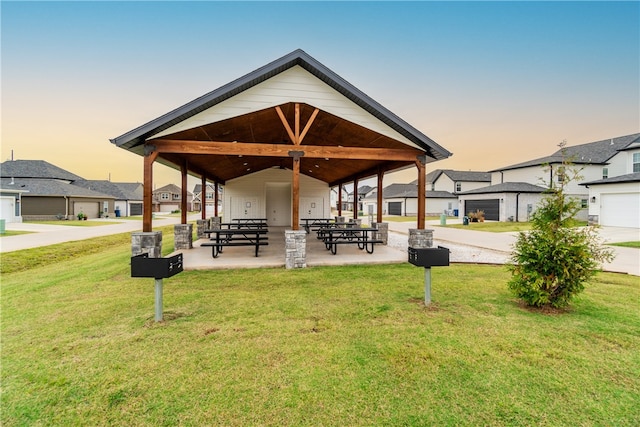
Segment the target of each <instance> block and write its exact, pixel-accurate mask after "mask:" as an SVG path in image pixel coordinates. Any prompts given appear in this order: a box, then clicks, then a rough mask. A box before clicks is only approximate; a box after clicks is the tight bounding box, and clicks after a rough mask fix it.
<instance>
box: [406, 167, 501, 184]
mask: <svg viewBox="0 0 640 427" xmlns="http://www.w3.org/2000/svg"><path fill="white" fill-rule="evenodd" d="M442 174H444V175H446V176H448V177H449V179H451V181H455V182H491V174H490V173H489V172H478V171H457V170H453V169H436V170H434V171H432V172H429V173H428V174H427V177H426V181H427V182H429V183H432V182H436V181H437V180H438V178H440V175H442ZM414 182H415V183H416V184H417V183H418V180H415V181H414Z"/></svg>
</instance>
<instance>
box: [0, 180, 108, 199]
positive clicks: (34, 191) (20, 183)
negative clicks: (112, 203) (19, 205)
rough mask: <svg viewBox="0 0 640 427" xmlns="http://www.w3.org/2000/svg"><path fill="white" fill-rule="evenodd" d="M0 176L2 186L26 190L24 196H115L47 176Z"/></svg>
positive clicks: (99, 197)
mask: <svg viewBox="0 0 640 427" xmlns="http://www.w3.org/2000/svg"><path fill="white" fill-rule="evenodd" d="M11 182H12V178H2V184H1V185H2V188H5V187H6V188H16V189H17V190H23V191H28V192H29V193H27V194H25V196H29V197H31V196H57V197H63V196H66V197H94V198H98V199H114V198H115V197H113V196H110V195H108V194H104V193H100V192H98V191H93V190H89V189H86V188H83V187H80V186H78V185H73V184H69V183H66V182H63V181H60V180H56V179H49V178H15V179H14V180H13V184H11Z"/></svg>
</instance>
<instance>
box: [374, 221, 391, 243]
mask: <svg viewBox="0 0 640 427" xmlns="http://www.w3.org/2000/svg"><path fill="white" fill-rule="evenodd" d="M373 227H374V228H377V229H378V232H377V233H376V235H375V236H374V239H378V240H382V244H383V245H386V244H387V242H388V241H389V223H388V222H374V223H373Z"/></svg>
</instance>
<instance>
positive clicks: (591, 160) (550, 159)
mask: <svg viewBox="0 0 640 427" xmlns="http://www.w3.org/2000/svg"><path fill="white" fill-rule="evenodd" d="M639 142H640V133H634V134H632V135H626V136H620V137H617V138H609V139H604V140H602V141H596V142H590V143H587V144H581V145H574V146H571V147H565V148H564V149H559V150H558V151H556V152H555V153H553V154H552V155H550V156H547V157H541V158H539V159H534V160H529V161H526V162H523V163H518V164H515V165H511V166H506V167H504V168H500V169H494V170H493V171H490V172H499V171H504V170H510V169H521V168H526V167H530V166H541V165H545V164H552V163H562V161H563V159H566V160H567V161H570V162H571V163H575V164H594V165H604V164H607V162H608V161H609V160H610V159H611V158H612V157H613V156H615V155H616V154H618V152H620V151H623V150H626V149H629V147H630V146H632V145H635V144H638V143H639Z"/></svg>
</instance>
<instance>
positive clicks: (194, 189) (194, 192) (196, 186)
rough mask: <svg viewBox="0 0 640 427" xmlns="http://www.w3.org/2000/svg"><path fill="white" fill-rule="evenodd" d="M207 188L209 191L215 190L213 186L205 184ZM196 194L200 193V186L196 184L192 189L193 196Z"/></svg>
mask: <svg viewBox="0 0 640 427" xmlns="http://www.w3.org/2000/svg"><path fill="white" fill-rule="evenodd" d="M207 188H208V189H210V190H211V191H213V190H215V188H216V187H215V184H207ZM196 193H202V184H196V185H195V186H194V187H193V194H196Z"/></svg>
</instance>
